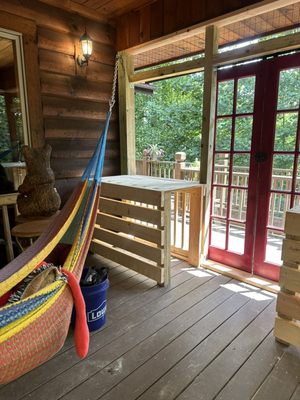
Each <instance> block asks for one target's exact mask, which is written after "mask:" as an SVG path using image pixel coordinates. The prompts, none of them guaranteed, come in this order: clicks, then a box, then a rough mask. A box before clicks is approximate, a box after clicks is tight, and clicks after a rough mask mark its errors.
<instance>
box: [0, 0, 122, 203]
mask: <svg viewBox="0 0 300 400" xmlns="http://www.w3.org/2000/svg"><path fill="white" fill-rule="evenodd" d="M1 12H7V13H10V14H13V15H15V16H18V17H22V18H26V19H30V20H33V21H34V22H35V24H36V26H37V38H36V39H37V40H36V45H37V48H38V65H39V75H40V76H39V79H40V87H41V101H42V113H43V125H44V126H43V128H44V129H41V131H40V132H39V136H40V137H39V143H43V142H47V143H49V144H50V145H51V146H52V158H51V166H52V168H53V170H54V173H55V176H56V179H57V188H58V190H59V192H60V193H61V195H62V196H63V197H65V195H66V194H67V193H69V192H70V190H71V188H72V186H73V185H74V183H75V181H76V180H77V179H78V178H79V177H80V175H81V173H82V170H83V169H84V167H85V166H86V164H87V162H88V159H89V157H90V156H91V155H92V153H93V150H94V148H95V145H96V143H97V139H98V137H99V135H100V132H101V128H102V126H103V124H104V119H105V116H106V111H107V109H108V100H109V97H110V94H111V84H112V75H113V64H114V57H115V31H114V29H113V28H112V27H111V25H109V24H106V23H103V22H102V23H99V22H96V21H92V20H89V19H86V18H84V17H81V16H79V15H76V14H72V13H68V12H66V11H64V10H61V9H58V8H55V7H51V6H48V5H46V4H43V3H40V2H38V1H34V0H26V1H17V0H1V2H0V13H1ZM85 27H86V29H87V32H88V33H89V35H90V36H91V38H92V39H93V44H94V51H93V55H92V57H91V60H90V62H89V65H88V67H86V68H80V67H79V66H78V67H77V65H76V62H75V58H76V56H77V52H78V49H79V38H80V36H81V35H82V33H83V32H84V29H85ZM15 30H16V31H18V27H17V26H16V28H15ZM29 113H30V110H29ZM119 165H120V148H119V133H118V126H117V112H116V110H115V111H114V113H113V116H112V121H111V125H110V130H109V135H108V143H107V151H106V159H105V166H104V175H116V174H118V173H119V169H120V167H119Z"/></svg>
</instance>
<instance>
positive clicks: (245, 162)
mask: <svg viewBox="0 0 300 400" xmlns="http://www.w3.org/2000/svg"><path fill="white" fill-rule="evenodd" d="M249 169H250V154H234V156H233V166H232V185H234V186H244V187H248V180H249Z"/></svg>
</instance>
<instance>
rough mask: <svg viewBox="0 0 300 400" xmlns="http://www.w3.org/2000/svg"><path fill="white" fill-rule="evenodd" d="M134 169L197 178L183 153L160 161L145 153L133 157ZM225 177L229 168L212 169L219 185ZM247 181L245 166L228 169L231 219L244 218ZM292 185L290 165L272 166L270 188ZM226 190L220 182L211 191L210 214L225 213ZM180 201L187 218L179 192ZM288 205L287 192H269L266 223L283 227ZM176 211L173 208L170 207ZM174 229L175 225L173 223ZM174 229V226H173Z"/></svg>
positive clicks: (197, 171)
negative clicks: (285, 166)
mask: <svg viewBox="0 0 300 400" xmlns="http://www.w3.org/2000/svg"><path fill="white" fill-rule="evenodd" d="M136 169H137V174H138V175H147V176H158V177H161V178H174V179H184V180H189V181H195V182H199V178H200V168H199V167H194V166H193V164H192V163H187V162H185V154H184V153H176V155H175V161H160V160H155V161H153V160H148V159H147V158H146V157H145V159H143V160H137V162H136ZM228 178H229V168H228V166H225V165H216V166H215V171H214V182H215V183H219V184H221V185H227V184H228ZM248 181H249V168H247V167H243V166H239V167H235V168H234V169H233V171H232V184H233V185H234V186H236V187H237V188H235V189H232V195H231V215H232V216H233V218H234V219H236V220H240V221H245V219H246V211H247V191H246V190H245V188H247V187H248ZM291 187H292V176H291V171H290V169H285V168H274V169H273V176H272V189H274V190H278V191H287V192H288V191H290V190H291ZM227 193H228V189H227V187H226V186H220V187H218V188H217V190H215V193H214V207H213V209H214V215H215V216H216V217H217V216H223V217H224V216H226V210H227V206H228V205H227ZM182 202H183V203H185V207H183V211H180V212H179V215H181V212H182V213H183V215H186V213H187V218H186V220H187V221H188V218H189V217H188V212H189V201H188V199H185V200H181V196H179V199H178V201H174V206H176V204H178V206H180V207H182ZM298 204H300V197H299V199H298V198H296V204H295V205H298ZM289 207H290V195H289V194H288V193H284V192H283V193H272V194H271V198H270V207H269V221H268V225H269V226H273V227H275V228H283V226H284V216H285V212H286V210H287V209H288V208H289ZM174 215H177V211H174ZM174 230H175V232H176V226H174ZM177 231H178V230H177Z"/></svg>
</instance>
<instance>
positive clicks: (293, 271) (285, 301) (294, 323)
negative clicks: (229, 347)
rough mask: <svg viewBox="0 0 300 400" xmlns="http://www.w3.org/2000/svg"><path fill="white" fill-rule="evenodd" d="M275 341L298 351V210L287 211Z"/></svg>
mask: <svg viewBox="0 0 300 400" xmlns="http://www.w3.org/2000/svg"><path fill="white" fill-rule="evenodd" d="M285 233H286V239H284V242H283V248H282V260H283V266H282V268H281V271H280V280H279V285H280V292H279V294H278V299H277V313H278V315H277V317H276V321H275V331H274V334H275V337H276V338H277V339H278V340H279V341H282V342H284V343H288V344H293V345H295V346H299V347H300V269H299V265H300V207H299V206H297V207H294V208H293V209H291V210H289V211H287V213H286V220H285Z"/></svg>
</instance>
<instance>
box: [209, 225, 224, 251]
mask: <svg viewBox="0 0 300 400" xmlns="http://www.w3.org/2000/svg"><path fill="white" fill-rule="evenodd" d="M210 244H211V245H212V246H215V247H219V248H220V249H225V244H226V222H225V221H222V220H219V219H216V218H213V219H212V222H211V241H210Z"/></svg>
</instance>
